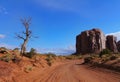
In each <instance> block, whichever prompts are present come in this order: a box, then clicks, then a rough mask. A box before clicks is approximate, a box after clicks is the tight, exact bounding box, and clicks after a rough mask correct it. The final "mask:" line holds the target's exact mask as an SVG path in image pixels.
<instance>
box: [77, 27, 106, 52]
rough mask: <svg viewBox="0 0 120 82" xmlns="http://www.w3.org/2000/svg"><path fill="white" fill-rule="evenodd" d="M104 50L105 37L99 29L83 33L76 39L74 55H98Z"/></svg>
mask: <svg viewBox="0 0 120 82" xmlns="http://www.w3.org/2000/svg"><path fill="white" fill-rule="evenodd" d="M102 49H105V36H104V34H103V33H102V31H101V30H99V29H92V30H89V31H83V32H81V34H80V35H78V36H77V37H76V53H77V54H80V53H82V54H85V53H99V52H100V51H101V50H102Z"/></svg>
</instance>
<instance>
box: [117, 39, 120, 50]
mask: <svg viewBox="0 0 120 82" xmlns="http://www.w3.org/2000/svg"><path fill="white" fill-rule="evenodd" d="M117 49H118V51H119V52H120V41H118V42H117Z"/></svg>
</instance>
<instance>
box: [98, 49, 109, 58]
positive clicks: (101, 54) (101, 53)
mask: <svg viewBox="0 0 120 82" xmlns="http://www.w3.org/2000/svg"><path fill="white" fill-rule="evenodd" d="M105 54H108V55H110V54H111V51H110V50H109V49H103V50H102V51H101V52H100V54H99V57H102V56H103V55H105Z"/></svg>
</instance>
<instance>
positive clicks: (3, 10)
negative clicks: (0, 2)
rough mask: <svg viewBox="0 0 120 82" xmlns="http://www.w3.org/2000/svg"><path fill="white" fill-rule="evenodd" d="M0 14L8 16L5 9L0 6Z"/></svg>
mask: <svg viewBox="0 0 120 82" xmlns="http://www.w3.org/2000/svg"><path fill="white" fill-rule="evenodd" d="M0 14H8V12H7V10H6V8H5V7H1V6H0Z"/></svg>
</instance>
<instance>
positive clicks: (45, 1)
mask: <svg viewBox="0 0 120 82" xmlns="http://www.w3.org/2000/svg"><path fill="white" fill-rule="evenodd" d="M35 1H36V2H37V4H39V5H41V6H43V7H46V8H49V9H57V10H64V11H74V12H78V11H80V10H81V9H83V7H85V6H86V5H87V4H88V2H87V1H86V0H35ZM79 1H80V2H79Z"/></svg>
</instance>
